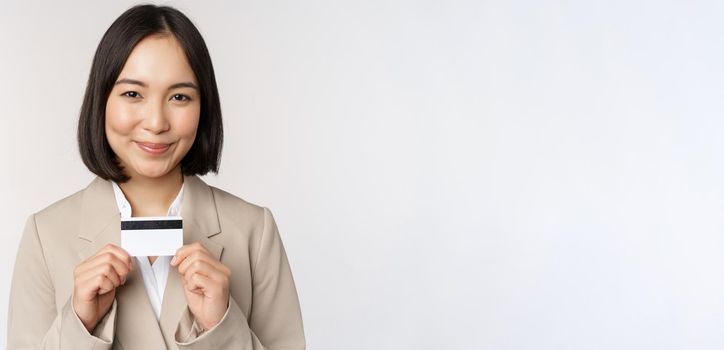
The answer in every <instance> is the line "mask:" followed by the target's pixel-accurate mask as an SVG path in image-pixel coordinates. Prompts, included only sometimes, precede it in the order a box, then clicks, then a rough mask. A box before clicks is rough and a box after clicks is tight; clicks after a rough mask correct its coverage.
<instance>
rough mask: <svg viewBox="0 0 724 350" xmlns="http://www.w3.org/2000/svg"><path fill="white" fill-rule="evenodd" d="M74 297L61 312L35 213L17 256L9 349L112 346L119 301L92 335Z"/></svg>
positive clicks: (11, 295)
mask: <svg viewBox="0 0 724 350" xmlns="http://www.w3.org/2000/svg"><path fill="white" fill-rule="evenodd" d="M72 300H73V296H72V295H71V296H70V297H69V298H68V300H67V302H66V303H65V305H63V306H62V308H61V310H60V312H58V310H57V307H56V304H55V288H54V287H53V282H52V280H51V278H50V272H49V271H48V266H47V263H46V261H45V255H44V252H43V247H42V244H41V242H40V238H39V237H38V231H37V227H36V225H35V216H34V215H31V216H30V217H29V218H28V221H27V223H26V224H25V231H24V232H23V236H22V238H21V240H20V247H19V249H18V255H17V257H16V259H15V268H14V272H13V279H12V286H11V288H10V305H9V309H8V344H7V348H8V349H10V350H13V349H61V348H63V349H79V350H83V349H89V350H90V349H94V350H96V349H110V348H111V344H112V342H113V332H114V329H115V320H116V302H115V301H114V302H113V306H112V307H111V309H110V311H109V312H108V313H107V314H106V315H105V317H104V318H103V319H102V320H101V321H100V322H99V323H98V324H97V325H96V327H95V328H94V330H93V334H91V333H89V332H88V330H86V328H85V327H84V326H83V323H82V322H81V321H80V319H79V318H78V316H77V315H76V313H75V311H74V310H73V302H72Z"/></svg>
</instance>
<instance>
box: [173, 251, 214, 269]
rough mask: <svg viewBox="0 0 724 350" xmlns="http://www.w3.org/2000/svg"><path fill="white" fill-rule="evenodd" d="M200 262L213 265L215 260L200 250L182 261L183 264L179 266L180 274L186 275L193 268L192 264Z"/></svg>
mask: <svg viewBox="0 0 724 350" xmlns="http://www.w3.org/2000/svg"><path fill="white" fill-rule="evenodd" d="M199 260H201V261H206V262H208V263H209V264H211V263H212V261H213V260H214V258H212V257H211V256H209V255H208V254H207V253H205V252H202V251H199V250H197V251H194V252H193V253H191V254H189V255H188V256H187V257H186V258H185V259H184V260H183V261H181V263H180V264H179V265H178V272H180V273H185V272H186V270H187V269H188V268H189V266H191V264H193V263H194V262H196V261H199Z"/></svg>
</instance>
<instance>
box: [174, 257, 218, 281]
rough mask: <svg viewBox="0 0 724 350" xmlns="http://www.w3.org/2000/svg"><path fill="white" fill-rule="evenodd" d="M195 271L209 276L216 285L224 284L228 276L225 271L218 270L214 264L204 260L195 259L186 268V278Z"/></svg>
mask: <svg viewBox="0 0 724 350" xmlns="http://www.w3.org/2000/svg"><path fill="white" fill-rule="evenodd" d="M195 273H198V274H201V275H204V276H206V277H209V278H210V279H211V280H212V281H213V282H214V284H216V285H222V284H223V283H224V282H225V281H226V276H225V275H224V273H223V272H221V271H219V270H217V269H216V267H215V266H214V265H212V264H210V263H208V262H207V261H204V260H196V261H194V262H193V263H192V264H191V265H190V266H189V268H188V269H187V270H186V273H184V278H187V277H191V276H193V275H194V274H195Z"/></svg>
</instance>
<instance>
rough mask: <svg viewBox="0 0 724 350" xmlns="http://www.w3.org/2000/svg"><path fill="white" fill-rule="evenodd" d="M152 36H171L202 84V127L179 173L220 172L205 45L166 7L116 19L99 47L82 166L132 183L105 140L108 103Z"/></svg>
mask: <svg viewBox="0 0 724 350" xmlns="http://www.w3.org/2000/svg"><path fill="white" fill-rule="evenodd" d="M153 34H171V35H173V36H174V37H175V38H176V39H177V40H178V41H179V43H180V45H181V47H182V48H183V50H184V52H185V53H186V58H187V59H188V61H189V64H190V65H191V69H192V70H193V71H194V74H195V75H196V79H197V81H198V83H199V93H200V95H201V101H200V102H201V110H200V116H199V125H198V128H197V131H196V139H195V140H194V143H193V145H192V146H191V149H189V151H188V153H187V154H186V155H185V156H184V158H183V159H182V160H181V171H182V173H183V174H184V175H205V174H207V173H208V172H209V171H211V172H214V173H217V172H218V170H219V163H220V158H221V147H222V143H223V126H222V122H221V105H220V103H219V92H218V89H217V87H216V78H215V76H214V68H213V66H212V64H211V57H210V56H209V51H208V49H207V48H206V43H205V42H204V39H203V38H202V37H201V34H200V33H199V31H198V30H197V29H196V27H195V26H194V25H193V23H191V20H189V19H188V17H186V16H185V15H184V14H183V13H181V12H180V11H178V10H176V9H174V8H172V7H168V6H155V5H137V6H134V7H132V8H130V9H128V10H127V11H126V12H124V13H123V14H122V15H121V16H120V17H118V18H117V19H116V20H115V21H114V22H113V24H111V26H110V28H108V30H107V31H106V33H105V34H104V35H103V38H102V39H101V41H100V43H99V44H98V48H97V49H96V53H95V56H94V57H93V65H92V67H91V70H90V76H89V77H88V85H87V87H86V90H85V97H84V98H83V105H82V107H81V110H80V118H79V119H78V147H79V148H80V155H81V157H82V159H83V163H85V165H86V166H87V167H88V169H89V170H90V171H91V172H93V173H95V174H96V175H98V176H99V177H101V178H103V179H106V180H113V181H116V182H126V181H128V180H129V179H130V177H129V176H128V175H127V174H125V173H124V172H123V168H122V166H121V164H120V161H119V160H118V158H117V157H116V154H115V153H114V152H113V149H111V146H110V144H108V139H107V138H106V131H105V122H106V115H105V113H106V102H107V101H108V96H109V95H110V93H111V90H112V89H113V86H114V84H115V82H116V79H118V76H119V75H120V74H121V70H122V69H123V66H124V65H125V63H126V60H127V59H128V56H129V55H130V54H131V51H132V50H133V48H134V47H135V46H136V44H138V42H140V41H141V40H142V39H144V38H146V37H147V36H150V35H153Z"/></svg>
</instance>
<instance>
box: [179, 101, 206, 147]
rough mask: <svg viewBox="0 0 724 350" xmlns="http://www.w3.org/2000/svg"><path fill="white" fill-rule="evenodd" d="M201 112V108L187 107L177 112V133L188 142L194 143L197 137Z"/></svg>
mask: <svg viewBox="0 0 724 350" xmlns="http://www.w3.org/2000/svg"><path fill="white" fill-rule="evenodd" d="M199 113H200V108H198V107H195V108H185V109H183V110H180V111H178V112H177V115H176V118H174V119H175V120H176V125H175V129H176V133H177V135H178V136H179V137H180V138H182V139H185V141H186V142H189V143H193V141H194V138H196V130H197V129H198V126H199Z"/></svg>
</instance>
